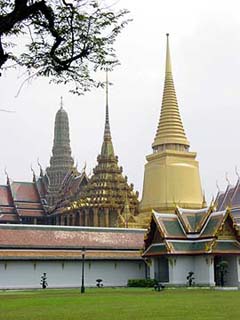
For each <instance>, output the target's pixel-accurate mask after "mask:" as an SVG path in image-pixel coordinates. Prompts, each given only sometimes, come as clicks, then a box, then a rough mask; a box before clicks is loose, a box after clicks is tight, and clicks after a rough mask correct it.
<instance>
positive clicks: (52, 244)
mask: <svg viewBox="0 0 240 320" xmlns="http://www.w3.org/2000/svg"><path fill="white" fill-rule="evenodd" d="M144 232H145V230H144V229H123V228H122V229H120V228H92V227H66V226H64V227H63V226H34V225H0V248H1V249H3V248H5V249H7V248H12V249H14V248H22V249H24V248H29V249H36V248H38V249H50V248H52V249H81V248H83V247H84V248H85V249H95V250H96V249H107V250H109V249H114V250H140V249H141V248H142V247H143V238H144Z"/></svg>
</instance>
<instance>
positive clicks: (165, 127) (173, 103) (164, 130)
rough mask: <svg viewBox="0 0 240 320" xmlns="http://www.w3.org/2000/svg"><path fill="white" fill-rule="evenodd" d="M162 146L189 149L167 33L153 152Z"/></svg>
mask: <svg viewBox="0 0 240 320" xmlns="http://www.w3.org/2000/svg"><path fill="white" fill-rule="evenodd" d="M161 146H162V148H161ZM164 146H165V147H166V148H167V149H175V150H176V149H177V150H179V146H182V149H183V150H187V149H188V147H189V142H188V141H187V137H186V135H185V132H184V128H183V124H182V120H181V116H180V113H179V109H178V102H177V97H176V93H175V88H174V82H173V76H172V65H171V57H170V48H169V34H168V33H167V48H166V69H165V83H164V91H163V99H162V108H161V115H160V120H159V124H158V128H157V133H156V136H155V139H154V142H153V145H152V147H153V149H154V150H155V151H158V150H160V151H161V150H163V149H164ZM180 150H181V148H180Z"/></svg>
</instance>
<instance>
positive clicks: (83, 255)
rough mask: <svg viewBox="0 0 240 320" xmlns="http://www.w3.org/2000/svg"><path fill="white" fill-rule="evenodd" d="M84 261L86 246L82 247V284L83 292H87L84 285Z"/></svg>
mask: <svg viewBox="0 0 240 320" xmlns="http://www.w3.org/2000/svg"><path fill="white" fill-rule="evenodd" d="M84 262H85V248H84V247H83V248H82V285H81V293H84V292H85V286H84V280H85V279H84Z"/></svg>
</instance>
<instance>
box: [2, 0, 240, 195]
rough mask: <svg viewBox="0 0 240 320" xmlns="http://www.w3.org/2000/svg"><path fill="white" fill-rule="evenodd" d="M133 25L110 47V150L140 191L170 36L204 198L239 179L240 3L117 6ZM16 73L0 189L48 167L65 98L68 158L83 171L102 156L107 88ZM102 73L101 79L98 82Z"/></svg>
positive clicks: (7, 90)
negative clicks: (80, 87) (114, 59)
mask: <svg viewBox="0 0 240 320" xmlns="http://www.w3.org/2000/svg"><path fill="white" fill-rule="evenodd" d="M117 6H118V7H121V8H127V9H129V10H130V11H131V13H130V17H131V18H133V22H131V23H130V24H129V25H128V26H127V27H126V29H125V30H124V31H123V32H122V34H121V35H120V37H119V39H118V41H117V43H116V46H115V47H116V49H117V53H118V57H119V59H120V61H121V66H119V67H117V68H116V69H115V71H114V72H111V73H110V75H109V78H110V81H111V82H112V83H113V84H114V85H113V86H111V88H110V93H109V104H110V123H111V131H112V138H113V143H114V148H115V153H116V155H118V157H119V164H120V165H122V166H123V170H124V174H126V175H128V181H129V182H133V183H134V185H135V188H136V190H139V191H140V193H141V190H142V184H143V173H144V164H145V157H146V155H148V154H150V153H151V151H152V150H151V144H152V142H153V139H154V135H155V132H156V128H157V123H158V119H159V114H160V108H161V99H162V91H163V83H164V68H165V46H166V36H165V34H166V33H167V32H169V33H170V48H171V57H172V65H173V77H174V82H175V89H176V93H177V97H178V102H179V108H180V113H181V116H182V121H183V125H184V128H185V131H186V134H187V138H188V140H189V141H190V144H191V150H192V151H196V152H197V159H198V161H199V165H200V175H201V180H202V187H203V189H204V190H205V193H206V195H207V199H208V200H210V199H211V197H212V195H215V194H216V192H217V188H216V180H218V184H219V186H220V188H221V189H225V188H226V185H227V182H226V179H225V173H226V172H228V176H229V179H230V181H231V183H235V182H236V179H237V176H236V174H235V166H238V168H239V169H238V170H239V172H240V139H239V138H240V125H239V123H240V19H239V12H240V3H239V1H233V0H228V1H221V0H218V1H215V0H211V1H209V0H208V1H206V0H201V1H187V0H181V1H179V0H168V1H158V0H152V1H143V0H141V1H139V0H131V1H129V0H128V1H127V0H120V1H118V3H117ZM20 75H21V73H20V72H16V71H14V72H13V71H12V72H8V73H7V74H6V75H4V76H3V77H1V78H0V88H1V99H0V109H1V108H5V109H6V108H7V109H9V110H15V111H16V113H3V112H1V113H0V150H1V151H0V182H1V183H5V182H6V177H5V175H4V168H5V167H6V168H7V171H8V174H9V176H10V178H11V179H12V180H23V181H29V180H31V178H32V175H31V170H30V166H31V164H32V165H33V167H34V168H35V170H36V171H38V166H37V158H39V160H40V162H41V164H42V166H43V167H44V168H45V167H46V166H47V165H48V164H49V159H50V156H51V149H52V143H53V129H54V119H55V114H56V112H57V110H58V108H59V104H60V96H63V101H64V108H65V109H66V111H67V112H68V115H69V122H70V138H71V148H72V154H73V157H74V158H75V160H76V161H77V162H78V168H79V170H81V169H82V167H83V166H84V162H85V161H86V162H87V172H90V171H91V170H92V168H93V167H94V166H95V164H96V158H97V155H98V154H99V152H100V148H101V144H102V138H103V127H104V116H105V114H104V112H105V109H104V108H105V95H104V90H102V89H98V90H93V91H92V92H91V93H88V94H86V95H85V96H80V97H79V96H74V95H72V94H70V93H68V89H69V88H68V87H67V86H65V87H63V86H54V85H50V84H49V83H48V80H47V79H39V80H35V81H33V82H32V83H31V84H26V85H25V86H24V87H23V88H22V90H21V92H20V94H19V95H18V97H15V96H16V94H17V91H18V89H19V87H20V85H21V83H22V81H23V78H21V77H20ZM104 77H105V75H104V74H103V75H102V79H104Z"/></svg>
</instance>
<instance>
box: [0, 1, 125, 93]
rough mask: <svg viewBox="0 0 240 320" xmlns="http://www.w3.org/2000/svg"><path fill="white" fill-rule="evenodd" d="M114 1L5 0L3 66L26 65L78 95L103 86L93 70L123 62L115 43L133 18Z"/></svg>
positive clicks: (0, 11)
mask: <svg viewBox="0 0 240 320" xmlns="http://www.w3.org/2000/svg"><path fill="white" fill-rule="evenodd" d="M109 2H110V1H101V2H100V1H96V0H6V1H4V0H0V70H1V71H2V70H4V69H6V68H9V67H10V66H22V67H25V68H26V70H27V74H28V77H35V76H36V77H37V76H47V77H49V78H50V80H51V81H53V82H55V83H70V84H71V85H72V86H71V88H72V90H71V91H73V92H75V93H78V94H80V93H82V92H83V91H86V90H89V88H90V87H91V86H96V85H98V83H97V81H95V80H94V78H93V76H92V71H96V70H97V69H98V68H103V67H107V68H111V67H112V66H114V65H115V64H116V63H117V58H116V55H115V51H114V48H113V43H114V41H115V39H116V37H117V35H118V34H119V33H120V31H121V30H122V28H123V27H124V26H125V24H126V23H127V22H128V21H127V20H124V19H125V14H126V13H127V11H126V10H120V11H118V12H115V11H114V8H113V7H111V6H107V3H108V5H109ZM19 40H21V41H19Z"/></svg>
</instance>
